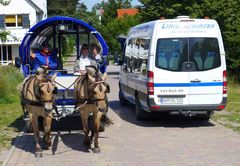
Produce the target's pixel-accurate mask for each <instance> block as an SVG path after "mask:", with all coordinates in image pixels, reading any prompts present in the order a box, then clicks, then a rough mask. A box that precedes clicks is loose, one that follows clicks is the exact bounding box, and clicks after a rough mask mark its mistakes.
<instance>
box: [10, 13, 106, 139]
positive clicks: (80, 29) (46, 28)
mask: <svg viewBox="0 0 240 166" xmlns="http://www.w3.org/2000/svg"><path fill="white" fill-rule="evenodd" d="M44 42H48V43H49V44H50V45H51V46H52V51H53V50H54V51H56V52H57V54H55V56H56V59H57V65H58V67H57V68H56V69H54V70H48V75H50V76H49V77H48V76H47V78H46V81H45V82H44V83H41V80H40V81H39V82H40V88H39V87H38V89H41V88H43V86H44V85H46V86H48V87H47V88H48V89H51V88H50V87H51V85H54V88H53V95H56V98H55V100H54V102H53V108H52V113H51V115H50V116H51V118H53V119H55V123H54V124H55V126H57V127H59V128H60V129H61V127H63V129H64V130H68V127H70V128H69V130H71V129H75V128H74V126H75V127H76V125H73V124H71V123H72V122H73V121H72V118H73V117H75V116H78V118H79V112H78V113H75V112H76V110H79V109H80V108H82V107H84V106H85V105H87V104H89V105H94V104H96V105H97V107H99V105H100V104H99V102H105V103H106V104H107V97H106V95H105V96H104V97H103V98H101V99H97V98H94V93H95V92H90V91H91V90H92V91H94V88H96V87H100V89H101V91H102V88H103V87H105V93H107V92H108V91H109V86H108V85H106V83H105V82H104V78H102V75H101V74H98V73H102V74H104V73H106V65H107V54H108V47H107V45H106V42H105V41H104V39H103V38H102V36H101V35H100V33H99V32H97V31H96V30H95V29H94V28H93V27H92V26H91V25H89V24H87V23H85V22H83V21H81V20H78V19H75V18H70V17H63V16H58V17H52V18H48V19H46V20H43V21H41V22H39V23H38V24H36V25H35V26H33V27H32V28H31V29H30V30H29V31H28V33H27V34H26V36H25V37H24V39H23V41H22V44H21V46H20V59H18V58H16V60H15V61H16V62H15V63H16V64H17V65H20V61H21V70H22V72H23V74H24V76H25V77H26V79H28V78H29V77H31V76H32V75H36V74H38V72H39V71H35V70H33V69H34V67H33V66H34V61H33V60H32V58H31V56H30V55H31V54H32V53H33V51H36V50H40V49H41V45H42V44H43V43H44ZM84 43H86V44H87V45H89V46H91V45H93V44H95V45H98V46H99V47H100V48H101V51H100V54H101V56H102V62H101V63H99V64H98V70H97V68H96V67H95V68H94V67H91V66H89V69H88V70H87V71H88V72H87V74H89V73H90V74H89V76H88V77H87V80H88V81H87V82H86V83H87V84H90V83H89V82H91V81H89V80H91V79H92V85H91V87H92V89H91V90H90V91H89V90H87V93H88V94H90V93H92V96H91V99H90V96H89V97H88V99H78V100H77V101H76V98H75V97H76V96H75V97H74V93H75V92H74V88H75V90H76V88H77V87H78V85H76V83H81V84H84V80H82V82H81V80H80V79H81V78H80V79H79V74H76V73H75V72H74V70H73V65H74V63H75V61H76V59H77V57H79V52H80V47H81V46H82V45H83V44H84ZM66 44H68V45H67V46H66ZM69 47H70V48H69ZM64 49H65V50H64ZM66 49H70V50H72V52H73V56H66V55H65V56H64V54H66ZM89 51H90V52H91V50H89ZM53 73H57V74H54V76H51V75H53ZM85 75H86V74H85ZM92 76H93V77H92ZM52 77H54V78H52ZM90 77H91V79H90ZM37 79H38V78H36V80H37ZM32 84H33V85H32V87H33V88H32V89H33V90H32V91H33V92H32V94H34V93H36V90H35V89H34V86H35V82H33V83H32ZM29 87H30V83H29ZM103 89H104V88H103ZM56 90H57V93H56ZM25 91H26V93H27V92H28V91H31V90H29V89H26V90H25ZM80 91H81V90H79V93H81V92H80ZM49 92H50V90H49ZM41 93H43V92H41ZM77 93H78V91H77ZM29 94H31V93H29ZM83 95H84V94H83ZM40 96H41V95H40ZM81 97H82V96H81ZM80 100H81V101H82V102H79V101H80ZM22 102H23V103H22V104H23V105H33V106H36V108H37V106H38V105H40V106H42V105H41V103H40V104H39V103H36V102H33V101H29V99H28V100H26V99H25V100H22ZM76 102H78V103H76ZM34 104H35V105H34ZM96 105H95V106H96ZM106 108H107V107H106ZM45 110H46V108H45ZM28 112H29V111H26V113H25V120H26V122H27V126H28V130H29V131H30V130H32V128H31V121H29V114H28ZM103 112H104V114H105V112H106V109H105V110H104V111H103ZM81 115H82V114H81ZM58 121H60V122H61V121H62V123H61V124H60V123H57V122H58ZM79 122H80V119H79ZM58 125H60V126H58ZM71 127H73V128H71ZM101 130H104V126H102V128H101ZM84 132H85V131H84ZM85 134H86V133H85ZM91 137H93V135H92V136H91ZM89 143H90V142H89V140H88V141H87V142H86V140H85V144H89Z"/></svg>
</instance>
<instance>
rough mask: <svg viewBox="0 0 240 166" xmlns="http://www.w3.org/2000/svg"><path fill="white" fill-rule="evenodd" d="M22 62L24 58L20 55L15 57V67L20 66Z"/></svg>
mask: <svg viewBox="0 0 240 166" xmlns="http://www.w3.org/2000/svg"><path fill="white" fill-rule="evenodd" d="M21 64H22V60H21V58H20V57H15V67H16V68H20V67H21Z"/></svg>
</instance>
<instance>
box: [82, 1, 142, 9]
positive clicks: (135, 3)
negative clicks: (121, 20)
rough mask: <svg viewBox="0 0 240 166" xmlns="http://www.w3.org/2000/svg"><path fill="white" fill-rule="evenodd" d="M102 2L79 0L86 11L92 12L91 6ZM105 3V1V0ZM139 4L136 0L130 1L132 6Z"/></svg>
mask: <svg viewBox="0 0 240 166" xmlns="http://www.w3.org/2000/svg"><path fill="white" fill-rule="evenodd" d="M102 1H103V0H81V1H80V2H83V3H85V4H86V5H87V8H88V10H92V7H93V5H95V4H96V3H100V2H102ZM105 1H107V0H105ZM139 4H140V2H139V1H138V0H132V5H133V6H135V5H139Z"/></svg>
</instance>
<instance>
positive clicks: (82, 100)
mask: <svg viewBox="0 0 240 166" xmlns="http://www.w3.org/2000/svg"><path fill="white" fill-rule="evenodd" d="M87 79H88V77H86V75H85V76H84V77H82V78H80V79H79V80H78V82H77V83H79V82H80V81H81V80H82V84H81V86H80V88H78V92H79V89H81V88H82V86H84V85H83V82H84V81H87ZM103 82H104V81H102V80H100V81H96V82H93V83H92V84H91V85H89V84H88V82H87V83H86V84H87V85H86V86H87V90H88V94H91V93H90V92H89V89H90V88H89V86H90V87H91V86H92V85H98V84H101V83H103ZM78 92H77V101H76V102H79V103H85V102H87V103H88V104H96V102H98V101H103V100H106V96H105V98H102V99H95V98H94V97H93V95H92V96H90V97H88V98H84V97H83V96H80V95H79V93H78ZM87 103H86V104H87Z"/></svg>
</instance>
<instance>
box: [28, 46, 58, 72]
mask: <svg viewBox="0 0 240 166" xmlns="http://www.w3.org/2000/svg"><path fill="white" fill-rule="evenodd" d="M30 56H31V58H32V59H33V68H32V70H34V71H37V69H38V68H39V67H40V66H41V67H43V68H46V69H49V70H56V69H57V68H58V60H57V51H56V50H54V51H52V48H51V46H50V44H49V43H48V42H43V44H42V48H41V50H40V51H34V52H33V53H32V54H31V55H30Z"/></svg>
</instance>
